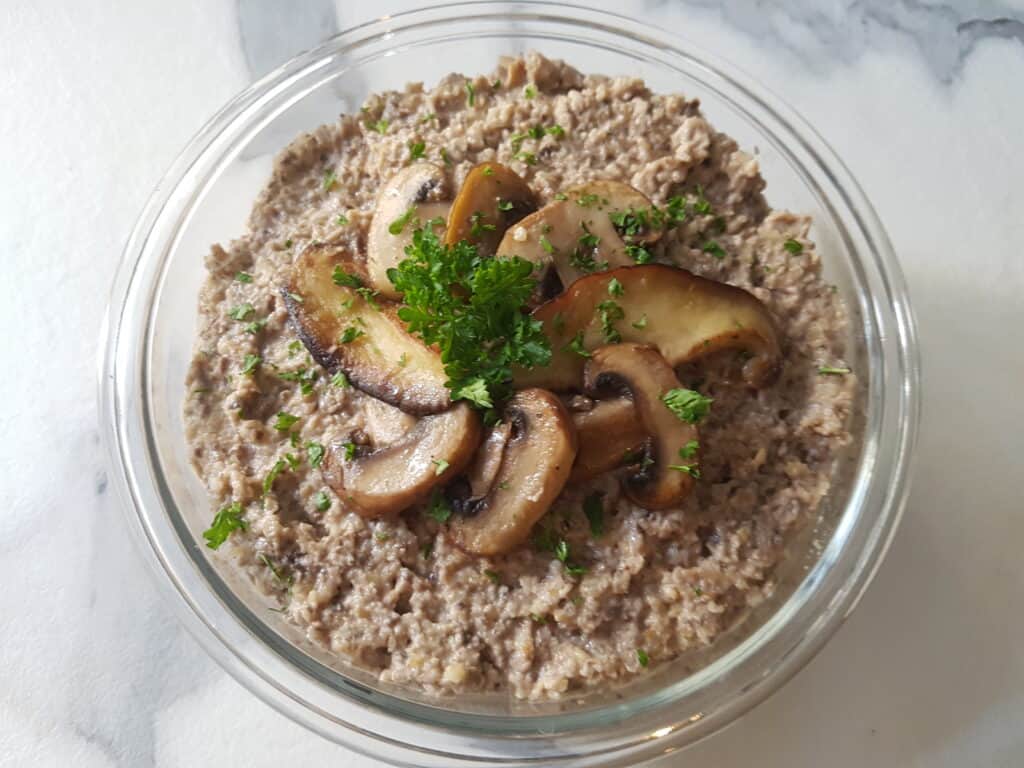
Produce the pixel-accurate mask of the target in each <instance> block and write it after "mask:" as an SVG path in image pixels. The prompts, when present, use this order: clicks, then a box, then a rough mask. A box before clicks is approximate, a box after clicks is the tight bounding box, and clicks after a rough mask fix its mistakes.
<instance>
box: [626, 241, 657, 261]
mask: <svg viewBox="0 0 1024 768" xmlns="http://www.w3.org/2000/svg"><path fill="white" fill-rule="evenodd" d="M626 255H627V256H629V258H631V259H632V260H633V261H635V262H636V263H637V264H650V263H651V262H652V261H654V255H653V254H652V253H651V252H650V251H648V250H647V249H646V248H644V247H643V246H642V245H627V246H626Z"/></svg>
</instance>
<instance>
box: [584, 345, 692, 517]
mask: <svg viewBox="0 0 1024 768" xmlns="http://www.w3.org/2000/svg"><path fill="white" fill-rule="evenodd" d="M679 386H680V384H679V379H678V378H677V377H676V374H675V371H674V370H673V369H672V366H670V365H669V364H668V363H667V362H665V359H664V358H663V357H662V356H661V355H660V354H658V350H656V349H655V348H654V347H648V346H644V345H641V344H631V343H628V342H627V343H625V344H610V345H608V346H606V347H601V348H600V349H596V350H594V354H593V357H591V358H590V360H588V361H587V365H586V369H585V371H584V389H585V390H586V392H587V393H588V394H590V395H593V396H601V395H604V396H607V395H609V394H616V395H620V396H624V397H629V398H630V399H631V400H632V401H633V407H634V408H635V410H636V418H637V420H638V421H639V422H640V425H641V426H642V428H643V430H644V431H645V432H646V433H647V434H648V435H649V436H650V438H651V440H650V442H649V444H648V459H650V462H651V463H649V464H648V465H647V466H644V467H642V468H641V469H640V470H639V471H638V472H636V473H634V474H633V475H631V476H630V477H629V478H627V480H626V482H625V484H624V488H623V490H625V492H626V495H628V496H629V497H630V499H632V500H633V501H634V502H635V503H636V504H639V505H640V506H641V507H644V508H645V509H665V508H668V507H674V506H677V505H678V504H679V503H680V502H681V501H682V500H683V499H684V498H685V497H686V496H687V495H688V494H689V493H690V491H691V490H692V489H693V483H694V478H693V477H692V476H691V474H690V473H688V472H685V471H681V470H679V469H673V468H672V467H673V466H680V465H681V464H683V461H682V460H681V459H680V450H681V449H683V448H685V446H687V445H692V444H694V443H696V444H697V445H698V446H699V444H700V436H699V434H698V432H697V427H696V426H695V425H694V424H690V423H689V422H686V421H682V420H680V419H679V418H678V417H676V415H675V414H674V413H672V411H671V410H669V408H668V406H666V405H665V403H664V402H662V399H661V398H662V396H663V395H664V394H665V393H666V392H668V391H669V390H672V389H676V388H678V387H679ZM686 462H688V463H689V465H690V466H693V467H696V466H697V465H698V463H699V457H698V453H697V450H692V451H691V452H690V453H689V455H688V458H687V459H686Z"/></svg>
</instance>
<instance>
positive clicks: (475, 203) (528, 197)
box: [445, 162, 537, 256]
mask: <svg viewBox="0 0 1024 768" xmlns="http://www.w3.org/2000/svg"><path fill="white" fill-rule="evenodd" d="M536 208H537V199H536V197H535V195H534V194H533V190H532V189H530V186H529V184H527V183H526V182H525V181H524V180H523V178H522V177H521V176H520V175H519V174H518V173H516V172H515V171H513V170H512V169H511V168H509V167H508V166H505V165H502V164H501V163H495V162H489V163H480V165H477V166H474V167H473V168H471V169H470V171H469V173H468V174H466V179H465V181H463V182H462V186H461V187H460V188H459V193H458V194H457V195H456V196H455V202H453V203H452V208H451V212H450V213H449V214H448V229H447V232H446V233H445V243H446V244H448V245H455V243H458V242H460V241H462V240H466V241H467V242H470V243H472V244H473V245H476V246H477V248H478V249H479V252H480V254H481V255H484V256H492V255H494V253H495V251H496V249H497V247H498V243H500V242H501V238H502V235H504V234H505V230H506V229H507V228H508V227H509V226H510V225H512V224H513V223H515V222H517V221H519V220H520V219H521V218H523V216H525V215H526V214H528V213H530V212H531V211H533V210H535V209H536Z"/></svg>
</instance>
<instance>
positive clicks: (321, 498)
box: [313, 491, 331, 512]
mask: <svg viewBox="0 0 1024 768" xmlns="http://www.w3.org/2000/svg"><path fill="white" fill-rule="evenodd" d="M313 504H314V505H315V506H316V508H317V509H318V510H319V511H321V512H326V511H327V510H328V509H330V508H331V497H330V496H328V495H327V493H326V492H325V491H318V492H317V494H316V496H314V497H313Z"/></svg>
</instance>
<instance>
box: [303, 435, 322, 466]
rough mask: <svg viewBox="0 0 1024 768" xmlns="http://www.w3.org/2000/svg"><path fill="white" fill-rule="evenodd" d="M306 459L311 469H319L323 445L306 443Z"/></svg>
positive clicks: (311, 442)
mask: <svg viewBox="0 0 1024 768" xmlns="http://www.w3.org/2000/svg"><path fill="white" fill-rule="evenodd" d="M306 459H307V460H308V461H309V466H311V467H312V468H313V469H316V468H317V467H319V466H320V462H322V461H323V460H324V447H323V445H322V444H321V443H315V442H313V441H310V442H308V443H306Z"/></svg>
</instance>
